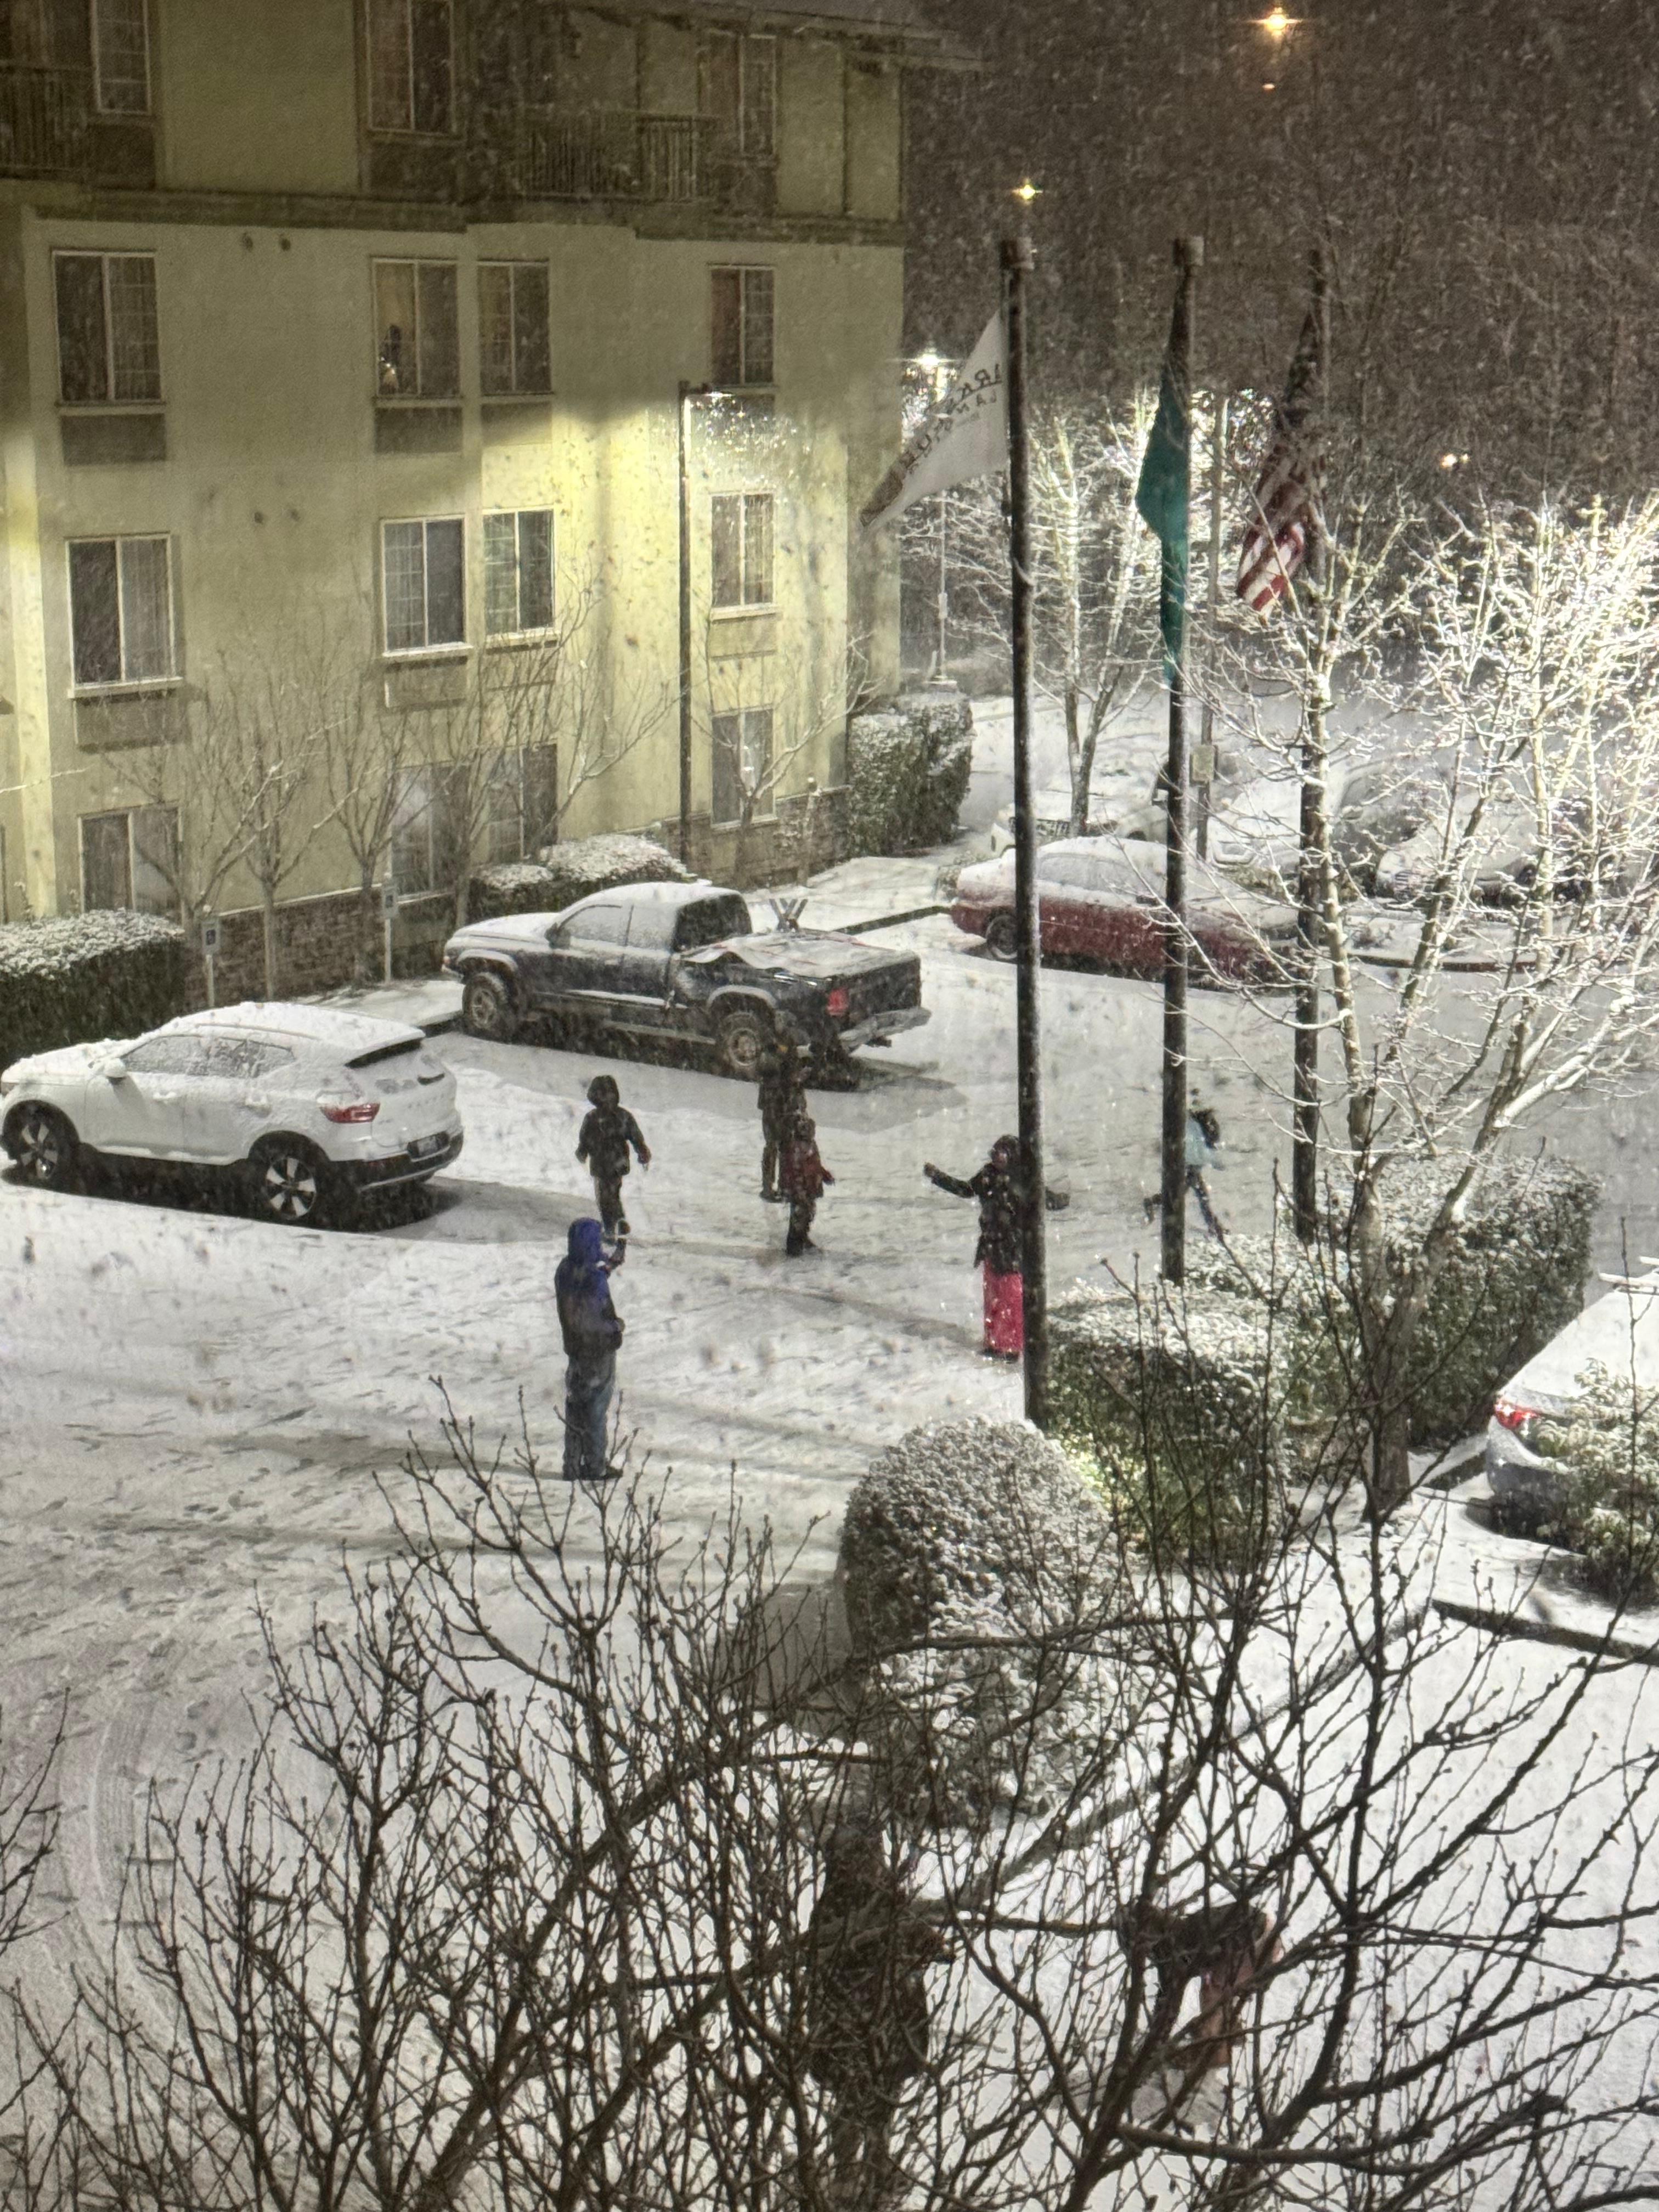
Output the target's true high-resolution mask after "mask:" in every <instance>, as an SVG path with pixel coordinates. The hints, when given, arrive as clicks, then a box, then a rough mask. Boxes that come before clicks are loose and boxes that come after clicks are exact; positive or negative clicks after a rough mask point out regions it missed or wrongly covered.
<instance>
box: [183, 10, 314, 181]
mask: <svg viewBox="0 0 1659 2212" xmlns="http://www.w3.org/2000/svg"><path fill="white" fill-rule="evenodd" d="M353 12H354V11H353V9H351V8H350V7H345V6H342V5H341V4H340V0H280V4H276V5H273V4H272V0H167V5H166V7H165V8H161V9H155V10H153V11H152V14H153V17H154V23H155V27H154V33H153V37H154V41H155V44H154V49H153V54H152V66H153V70H154V74H155V107H156V114H157V119H158V125H159V130H160V156H161V179H162V181H163V182H164V183H166V184H167V185H173V186H183V187H190V186H198V187H199V186H207V187H210V188H212V189H216V190H220V191H292V192H349V191H356V185H357V68H356V52H355V48H354V31H353Z"/></svg>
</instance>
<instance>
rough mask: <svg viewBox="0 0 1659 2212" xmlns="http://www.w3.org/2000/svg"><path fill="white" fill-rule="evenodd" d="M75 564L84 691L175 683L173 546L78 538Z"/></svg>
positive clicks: (74, 608) (74, 623)
mask: <svg viewBox="0 0 1659 2212" xmlns="http://www.w3.org/2000/svg"><path fill="white" fill-rule="evenodd" d="M69 564H70V634H71V637H72V640H73V644H74V657H75V681H76V686H77V688H79V689H81V690H93V689H98V688H102V687H105V686H107V685H112V684H165V683H167V682H169V681H170V680H171V678H172V677H173V585H172V574H171V568H172V562H171V544H170V541H169V540H168V539H167V538H72V539H71V540H70V548H69Z"/></svg>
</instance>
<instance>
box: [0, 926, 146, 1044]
mask: <svg viewBox="0 0 1659 2212" xmlns="http://www.w3.org/2000/svg"><path fill="white" fill-rule="evenodd" d="M184 1011H185V933H184V931H183V930H182V929H180V928H179V926H178V924H177V923H176V922H172V921H163V920H162V919H161V916H160V915H153V914H131V913H128V912H126V911H125V909H118V910H111V911H103V912H100V913H96V914H81V915H69V916H66V917H65V918H64V919H63V920H61V921H19V922H11V923H9V924H7V925H6V926H4V927H0V1066H4V1065H5V1064H6V1063H7V1062H8V1061H10V1060H21V1059H22V1058H23V1057H24V1055H25V1054H29V1053H36V1052H52V1051H55V1050H56V1049H57V1048H58V1047H59V1046H60V1045H66V1044H85V1043H87V1042H89V1041H90V1040H91V1039H93V1038H94V1037H107V1036H118V1037H124V1036H137V1034H138V1032H139V1031H140V1030H149V1029H155V1027H156V1026H157V1024H160V1023H161V1022H167V1021H171V1020H172V1019H173V1016H174V1015H175V1014H181V1013H183V1012H184Z"/></svg>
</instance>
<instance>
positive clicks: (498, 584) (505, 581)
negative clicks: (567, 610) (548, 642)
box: [484, 507, 553, 637]
mask: <svg viewBox="0 0 1659 2212" xmlns="http://www.w3.org/2000/svg"><path fill="white" fill-rule="evenodd" d="M552 627H553V513H552V509H551V508H550V507H526V509H525V510H524V511H523V512H522V513H518V514H487V515H485V517H484V634H485V635H486V636H489V637H526V636H533V635H535V634H536V633H537V632H538V631H541V630H548V629H551V628H552Z"/></svg>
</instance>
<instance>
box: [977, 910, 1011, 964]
mask: <svg viewBox="0 0 1659 2212" xmlns="http://www.w3.org/2000/svg"><path fill="white" fill-rule="evenodd" d="M985 949H986V951H987V952H988V953H989V954H990V956H991V957H992V958H993V960H1018V957H1019V924H1018V922H1017V921H1015V920H1014V917H1013V916H1012V915H1011V914H994V915H992V916H991V919H990V920H989V921H987V923H986V925H985Z"/></svg>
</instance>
